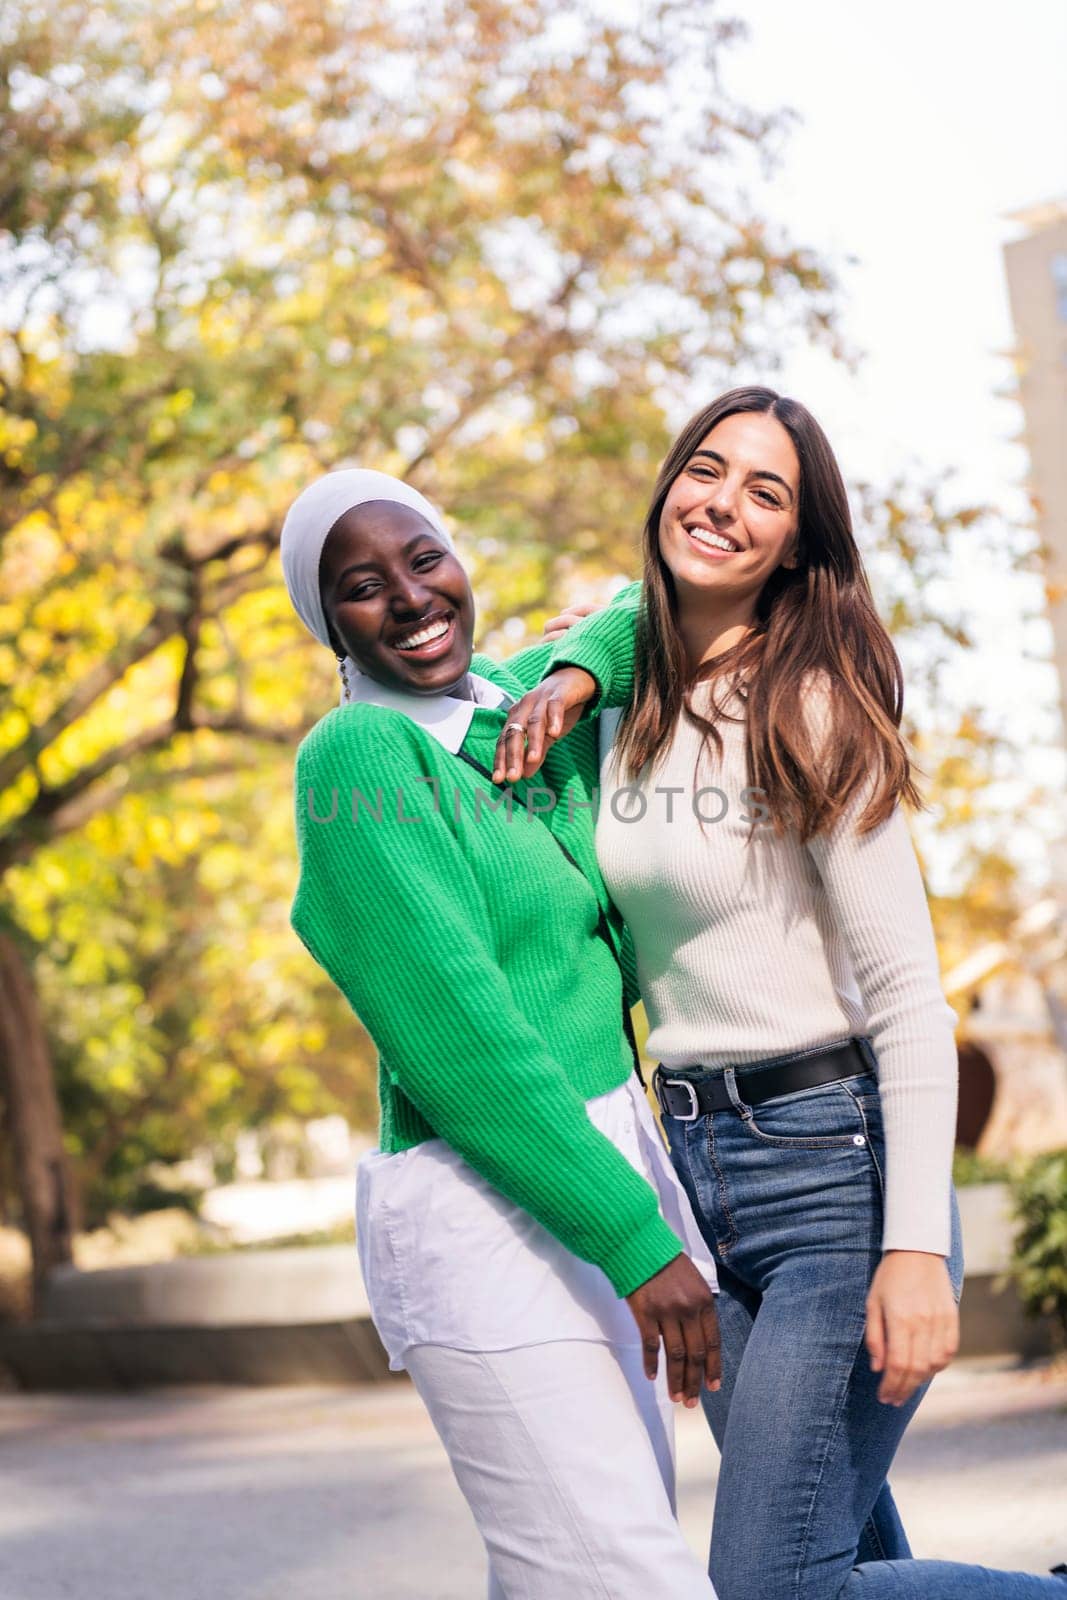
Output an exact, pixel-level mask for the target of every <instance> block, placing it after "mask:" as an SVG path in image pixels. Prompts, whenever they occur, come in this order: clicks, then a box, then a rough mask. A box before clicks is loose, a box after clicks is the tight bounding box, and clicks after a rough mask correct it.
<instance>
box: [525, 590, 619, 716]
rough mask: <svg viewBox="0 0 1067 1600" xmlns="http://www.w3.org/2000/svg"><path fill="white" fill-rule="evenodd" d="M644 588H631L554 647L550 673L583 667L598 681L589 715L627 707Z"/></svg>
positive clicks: (574, 629) (549, 664)
mask: <svg viewBox="0 0 1067 1600" xmlns="http://www.w3.org/2000/svg"><path fill="white" fill-rule="evenodd" d="M641 594H642V586H641V584H640V583H631V584H628V585H627V587H626V588H625V589H622V590H620V591H619V593H618V594H617V595H616V596H615V598H614V600H613V601H612V602H611V604H610V605H609V606H605V607H604V609H603V611H596V612H594V613H593V615H592V616H589V617H586V618H584V619H583V621H581V622H579V623H577V624H576V625H575V626H574V627H573V628H569V629H568V630H567V632H566V633H565V634H564V636H563V638H562V639H560V640H559V641H558V643H557V644H556V645H555V646H554V648H553V650H552V652H551V656H550V658H549V661H548V665H547V667H546V669H545V670H546V673H551V672H556V671H558V669H559V668H560V667H581V668H582V670H583V671H584V672H588V674H589V676H590V677H591V678H595V679H596V684H597V692H596V695H595V696H594V697H593V699H591V700H590V701H589V703H588V706H587V712H588V713H589V714H592V713H593V712H595V711H606V710H608V708H609V707H610V706H624V705H625V704H626V702H627V700H629V698H630V696H631V694H632V693H633V687H634V629H635V626H636V623H637V613H638V611H639V609H640V605H641Z"/></svg>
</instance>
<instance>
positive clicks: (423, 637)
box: [396, 622, 451, 650]
mask: <svg viewBox="0 0 1067 1600" xmlns="http://www.w3.org/2000/svg"><path fill="white" fill-rule="evenodd" d="M450 627H451V623H450V622H431V624H430V626H429V627H428V628H421V629H420V630H419V632H418V633H409V634H408V636H407V638H406V639H402V640H398V641H397V646H396V648H397V649H398V650H418V649H420V648H421V647H422V645H424V644H429V643H430V642H431V640H433V639H443V638H444V636H445V634H446V633H447V632H448V630H449V628H450Z"/></svg>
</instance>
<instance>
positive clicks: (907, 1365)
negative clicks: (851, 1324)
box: [867, 1250, 960, 1406]
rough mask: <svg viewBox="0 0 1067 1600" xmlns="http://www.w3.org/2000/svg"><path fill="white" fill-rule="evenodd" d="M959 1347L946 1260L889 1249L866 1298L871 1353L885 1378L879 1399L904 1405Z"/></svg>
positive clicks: (873, 1365)
mask: <svg viewBox="0 0 1067 1600" xmlns="http://www.w3.org/2000/svg"><path fill="white" fill-rule="evenodd" d="M959 1344H960V1314H959V1309H958V1308H957V1305H956V1300H955V1297H954V1295H953V1293H952V1285H951V1283H950V1282H949V1277H948V1269H947V1267H946V1264H945V1258H944V1256H933V1255H926V1254H925V1253H923V1252H921V1251H918V1250H890V1251H888V1252H887V1253H886V1254H885V1255H884V1256H883V1257H882V1260H881V1262H880V1264H879V1266H878V1270H877V1271H876V1273H875V1275H874V1278H873V1279H872V1281H871V1287H870V1291H869V1293H868V1295H867V1350H868V1352H869V1354H870V1358H871V1368H872V1370H873V1371H875V1372H880V1373H881V1374H882V1382H881V1384H880V1386H879V1389H878V1398H879V1400H881V1401H882V1402H883V1404H885V1405H890V1406H902V1405H903V1404H904V1402H905V1400H907V1399H909V1398H910V1397H911V1396H912V1395H913V1394H914V1393H915V1391H916V1389H917V1388H918V1387H919V1385H920V1384H923V1383H926V1381H927V1380H928V1379H929V1378H932V1377H933V1375H934V1373H935V1372H941V1371H942V1369H943V1368H945V1367H947V1366H948V1364H949V1362H950V1361H951V1360H952V1358H953V1356H954V1355H955V1354H956V1351H957V1350H958V1349H959Z"/></svg>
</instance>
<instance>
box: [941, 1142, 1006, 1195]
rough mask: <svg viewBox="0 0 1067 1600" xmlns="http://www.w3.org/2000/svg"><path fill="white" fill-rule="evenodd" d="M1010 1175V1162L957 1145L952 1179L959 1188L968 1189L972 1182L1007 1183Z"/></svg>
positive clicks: (953, 1160)
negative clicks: (981, 1154)
mask: <svg viewBox="0 0 1067 1600" xmlns="http://www.w3.org/2000/svg"><path fill="white" fill-rule="evenodd" d="M1010 1177H1011V1167H1010V1165H1009V1164H1008V1162H1006V1161H1000V1160H998V1159H997V1158H996V1157H995V1156H980V1155H979V1154H978V1152H977V1150H967V1149H965V1148H964V1147H963V1146H962V1145H959V1146H957V1149H956V1154H955V1155H954V1157H953V1159H952V1181H953V1183H954V1184H955V1185H956V1188H957V1189H966V1188H968V1187H969V1186H970V1185H971V1184H972V1183H1007V1181H1008V1179H1009V1178H1010Z"/></svg>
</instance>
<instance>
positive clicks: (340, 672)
mask: <svg viewBox="0 0 1067 1600" xmlns="http://www.w3.org/2000/svg"><path fill="white" fill-rule="evenodd" d="M337 676H338V677H339V678H340V680H341V688H342V690H343V691H344V699H346V700H347V699H348V696H349V688H348V673H347V672H346V671H345V658H344V656H338V657H337Z"/></svg>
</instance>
